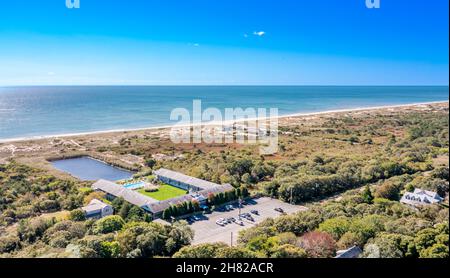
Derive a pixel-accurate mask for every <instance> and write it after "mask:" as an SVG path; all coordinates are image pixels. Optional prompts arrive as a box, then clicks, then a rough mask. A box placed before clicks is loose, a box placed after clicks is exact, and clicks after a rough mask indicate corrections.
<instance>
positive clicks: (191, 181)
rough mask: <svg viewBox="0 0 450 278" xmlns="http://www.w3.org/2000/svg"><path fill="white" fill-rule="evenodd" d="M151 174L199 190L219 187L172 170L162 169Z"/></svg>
mask: <svg viewBox="0 0 450 278" xmlns="http://www.w3.org/2000/svg"><path fill="white" fill-rule="evenodd" d="M153 174H155V175H157V176H160V177H166V178H169V179H171V180H175V181H178V182H181V183H184V184H188V185H191V186H195V187H198V188H201V189H208V188H212V187H216V186H219V184H217V183H213V182H209V181H205V180H202V179H199V178H194V177H191V176H188V175H185V174H182V173H179V172H175V171H172V170H168V169H164V168H161V169H159V170H156V171H154V172H153Z"/></svg>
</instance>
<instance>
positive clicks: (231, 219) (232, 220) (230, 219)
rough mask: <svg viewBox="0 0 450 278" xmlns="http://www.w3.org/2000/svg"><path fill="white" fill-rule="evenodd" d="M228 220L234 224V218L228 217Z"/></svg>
mask: <svg viewBox="0 0 450 278" xmlns="http://www.w3.org/2000/svg"><path fill="white" fill-rule="evenodd" d="M228 220H229V221H231V222H232V223H233V222H236V218H234V217H230V218H228Z"/></svg>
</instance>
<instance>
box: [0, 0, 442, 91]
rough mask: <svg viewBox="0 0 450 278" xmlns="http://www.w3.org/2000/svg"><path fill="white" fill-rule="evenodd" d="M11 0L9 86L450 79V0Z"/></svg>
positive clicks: (3, 56)
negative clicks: (371, 1)
mask: <svg viewBox="0 0 450 278" xmlns="http://www.w3.org/2000/svg"><path fill="white" fill-rule="evenodd" d="M80 2H81V8H80V9H72V10H69V9H67V8H66V7H65V0H45V1H44V0H23V1H2V3H1V4H0V85H103V84H124V85H129V84H136V85H143V84H148V85H161V84H168V85H194V84H200V85H209V84H225V85H239V84H244V85H250V84H261V85H268V84H272V85H294V84H295V85H433V84H437V85H448V83H449V79H448V74H449V70H448V67H449V64H448V63H449V56H448V49H449V39H448V31H449V30H448V26H449V25H448V24H449V22H448V21H449V15H448V9H449V7H448V5H449V3H448V0H433V1H429V0H381V8H380V9H367V8H366V6H365V0H340V1H338V0H308V1H306V0H276V1H275V0H272V1H268V0H127V1H125V0H122V1H119V0H115V1H114V0H80Z"/></svg>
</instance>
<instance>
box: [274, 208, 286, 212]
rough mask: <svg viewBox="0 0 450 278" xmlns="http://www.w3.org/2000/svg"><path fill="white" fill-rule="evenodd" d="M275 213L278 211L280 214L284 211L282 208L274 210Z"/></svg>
mask: <svg viewBox="0 0 450 278" xmlns="http://www.w3.org/2000/svg"><path fill="white" fill-rule="evenodd" d="M275 211H278V212H281V213H283V212H284V210H283V209H282V208H275Z"/></svg>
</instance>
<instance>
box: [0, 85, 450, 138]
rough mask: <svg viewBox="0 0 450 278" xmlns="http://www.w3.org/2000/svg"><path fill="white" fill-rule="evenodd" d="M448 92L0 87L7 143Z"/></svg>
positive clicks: (425, 98) (412, 99) (437, 97)
mask: <svg viewBox="0 0 450 278" xmlns="http://www.w3.org/2000/svg"><path fill="white" fill-rule="evenodd" d="M448 93H449V90H448V86H418V87H408V86H395V87H386V86H384V87H383V86H116V87H108V86H98V87H89V86H86V87H83V86H81V87H79V86H78V87H77V86H75V87H70V86H67V87H0V140H2V139H3V140H4V139H11V138H22V137H33V136H46V135H57V134H72V133H80V132H92V131H105V130H114V129H132V128H142V127H151V126H161V125H171V124H175V123H176V122H172V121H170V113H171V111H172V109H174V108H185V109H188V110H189V111H191V110H192V101H193V100H194V99H199V100H202V107H203V109H205V108H207V107H216V108H218V109H220V110H221V111H222V113H223V111H224V108H227V107H229V108H235V107H242V108H244V109H245V108H248V107H253V108H278V109H279V113H280V114H281V115H283V114H292V113H303V112H321V111H327V110H336V109H348V108H361V107H373V106H382V105H396V104H410V103H419V102H430V101H443V100H448Z"/></svg>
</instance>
